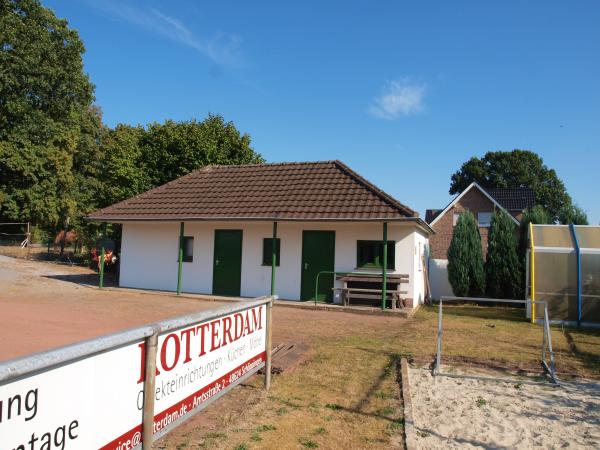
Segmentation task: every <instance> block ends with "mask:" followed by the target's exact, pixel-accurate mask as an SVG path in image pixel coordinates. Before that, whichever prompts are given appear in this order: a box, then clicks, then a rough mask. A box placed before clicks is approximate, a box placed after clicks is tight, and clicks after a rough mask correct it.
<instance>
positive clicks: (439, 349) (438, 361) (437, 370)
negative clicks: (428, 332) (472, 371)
mask: <svg viewBox="0 0 600 450" xmlns="http://www.w3.org/2000/svg"><path fill="white" fill-rule="evenodd" d="M442 298H443V297H440V306H439V309H438V335H437V355H436V356H435V371H434V375H436V374H439V373H440V371H441V370H440V369H441V367H440V366H441V364H442Z"/></svg>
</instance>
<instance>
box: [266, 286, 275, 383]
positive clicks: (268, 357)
mask: <svg viewBox="0 0 600 450" xmlns="http://www.w3.org/2000/svg"><path fill="white" fill-rule="evenodd" d="M266 305H267V338H266V339H265V390H267V391H268V390H269V389H270V388H271V347H272V339H273V337H272V336H273V334H272V330H273V328H272V325H273V296H271V301H270V302H269V303H267V304H266Z"/></svg>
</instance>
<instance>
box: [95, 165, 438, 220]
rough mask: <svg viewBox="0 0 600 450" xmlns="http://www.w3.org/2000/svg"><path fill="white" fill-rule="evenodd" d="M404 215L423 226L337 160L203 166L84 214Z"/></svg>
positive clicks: (343, 217)
mask: <svg viewBox="0 0 600 450" xmlns="http://www.w3.org/2000/svg"><path fill="white" fill-rule="evenodd" d="M407 218H411V219H412V220H417V221H419V222H420V223H421V224H423V225H425V226H426V224H424V223H423V222H422V220H421V219H418V214H417V213H416V212H415V211H413V210H412V209H410V208H409V207H408V206H406V205H403V204H402V203H400V202H399V201H398V200H396V199H394V198H393V197H391V196H390V195H388V194H386V193H385V192H383V191H382V190H381V189H379V188H377V187H376V186H374V185H373V184H372V183H370V182H368V181H367V180H365V179H364V178H362V177H361V176H360V175H358V174H357V173H355V172H354V171H352V170H351V169H350V168H349V167H347V166H346V165H344V164H343V163H341V162H340V161H324V162H306V163H278V164H253V165H242V166H206V167H204V168H202V169H199V170H196V171H194V172H191V173H189V174H187V175H184V176H182V177H180V178H177V179H176V180H173V181H171V182H169V183H167V184H164V185H162V186H159V187H157V188H155V189H152V190H150V191H147V192H144V193H143V194H140V195H137V196H135V197H132V198H130V199H127V200H124V201H122V202H119V203H116V204H114V205H112V206H108V207H106V208H103V209H100V210H98V211H96V212H94V213H92V214H90V215H89V216H88V219H89V220H95V221H109V222H110V221H114V222H121V221H128V220H235V219H239V220H261V219H278V220H375V219H392V220H393V219H407ZM427 228H428V227H427ZM428 229H429V228H428Z"/></svg>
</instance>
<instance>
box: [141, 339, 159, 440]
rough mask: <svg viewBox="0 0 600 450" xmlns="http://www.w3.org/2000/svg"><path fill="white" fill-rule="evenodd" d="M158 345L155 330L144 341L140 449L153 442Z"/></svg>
mask: <svg viewBox="0 0 600 450" xmlns="http://www.w3.org/2000/svg"><path fill="white" fill-rule="evenodd" d="M157 345H158V330H155V331H154V333H153V334H152V335H151V336H148V337H147V338H146V341H145V350H146V352H145V355H144V357H145V364H144V368H145V372H144V373H145V380H144V410H143V416H142V448H143V449H144V450H149V449H151V448H152V441H153V440H154V391H155V388H156V347H157Z"/></svg>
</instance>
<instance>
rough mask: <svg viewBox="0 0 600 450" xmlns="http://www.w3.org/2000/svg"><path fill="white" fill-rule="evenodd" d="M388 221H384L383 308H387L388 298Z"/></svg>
mask: <svg viewBox="0 0 600 450" xmlns="http://www.w3.org/2000/svg"><path fill="white" fill-rule="evenodd" d="M387 225H388V224H387V222H383V269H382V272H383V273H382V275H383V286H382V287H381V309H385V301H386V300H387V262H388V261H387Z"/></svg>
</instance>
